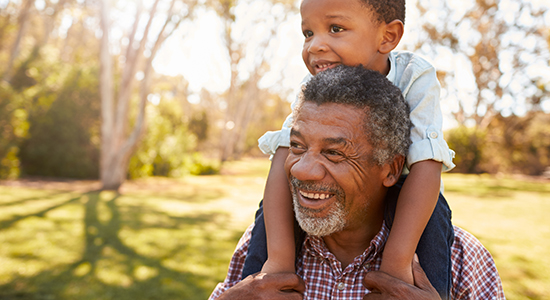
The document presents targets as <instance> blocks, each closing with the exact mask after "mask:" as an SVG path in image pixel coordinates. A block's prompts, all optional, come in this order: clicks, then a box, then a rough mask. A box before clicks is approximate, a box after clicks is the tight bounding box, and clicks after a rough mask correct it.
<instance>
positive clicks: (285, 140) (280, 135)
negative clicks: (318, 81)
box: [258, 75, 312, 155]
mask: <svg viewBox="0 0 550 300" xmlns="http://www.w3.org/2000/svg"><path fill="white" fill-rule="evenodd" d="M311 78H312V76H311V75H307V76H306V77H304V79H303V80H302V82H301V84H300V86H302V87H303V86H304V85H305V84H306V83H307V82H308V81H309V80H310V79H311ZM299 99H300V96H299V94H298V95H296V98H295V99H294V101H292V103H291V104H290V108H291V109H292V111H294V108H295V107H296V105H297V104H298V101H299ZM293 122H294V118H293V114H292V113H290V115H288V117H286V120H285V122H284V123H283V126H282V128H281V130H278V131H268V132H266V133H265V134H264V135H262V136H261V137H260V138H259V139H258V147H259V148H260V150H262V152H263V153H264V154H269V155H275V151H277V148H279V147H290V128H291V127H292V123H293Z"/></svg>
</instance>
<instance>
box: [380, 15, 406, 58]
mask: <svg viewBox="0 0 550 300" xmlns="http://www.w3.org/2000/svg"><path fill="white" fill-rule="evenodd" d="M383 26H385V29H386V30H385V33H384V38H383V40H382V43H381V44H380V48H379V49H378V52H380V53H382V54H387V53H389V52H390V51H392V50H393V49H395V47H397V45H398V44H399V41H401V37H403V31H404V30H405V29H404V26H403V22H401V21H400V20H393V21H391V22H389V23H386V24H385V25H383Z"/></svg>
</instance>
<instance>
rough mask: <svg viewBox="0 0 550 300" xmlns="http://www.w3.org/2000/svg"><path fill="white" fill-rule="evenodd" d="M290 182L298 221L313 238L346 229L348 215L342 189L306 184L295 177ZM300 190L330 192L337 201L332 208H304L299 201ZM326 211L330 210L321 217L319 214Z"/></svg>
mask: <svg viewBox="0 0 550 300" xmlns="http://www.w3.org/2000/svg"><path fill="white" fill-rule="evenodd" d="M290 182H291V185H292V188H291V190H292V202H293V204H294V212H295V214H296V220H298V224H300V227H302V229H303V230H304V231H305V232H307V233H308V234H309V235H312V236H318V237H323V236H327V235H330V234H333V233H335V232H338V231H341V230H343V229H344V227H345V226H346V220H345V219H346V216H347V213H346V210H345V207H344V192H343V191H342V190H341V189H339V188H332V187H326V186H323V185H318V184H312V183H305V182H302V181H300V180H298V179H296V178H294V177H291V180H290ZM298 189H302V190H306V191H319V192H321V191H324V192H330V193H333V194H334V196H333V197H336V201H335V202H334V203H333V204H331V207H329V208H323V209H320V210H318V209H312V208H308V207H304V206H302V205H301V204H300V201H299V200H298ZM325 209H326V210H328V211H326V212H325V214H326V215H325V216H323V217H319V216H318V214H319V213H320V212H321V211H322V210H325Z"/></svg>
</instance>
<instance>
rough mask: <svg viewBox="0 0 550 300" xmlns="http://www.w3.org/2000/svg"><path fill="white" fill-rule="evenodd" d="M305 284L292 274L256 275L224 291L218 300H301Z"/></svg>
mask: <svg viewBox="0 0 550 300" xmlns="http://www.w3.org/2000/svg"><path fill="white" fill-rule="evenodd" d="M305 289H306V286H305V283H304V281H303V280H302V278H300V277H299V276H298V275H296V274H294V273H278V274H265V273H256V274H254V275H250V276H248V277H246V278H245V279H244V280H243V281H241V282H239V283H238V284H237V285H235V286H233V287H232V288H230V289H228V290H227V291H225V292H224V293H223V294H222V295H221V296H220V297H219V298H218V300H233V299H235V300H247V299H250V300H262V299H268V300H301V299H303V298H304V291H305Z"/></svg>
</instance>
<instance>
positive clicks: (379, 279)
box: [363, 255, 441, 300]
mask: <svg viewBox="0 0 550 300" xmlns="http://www.w3.org/2000/svg"><path fill="white" fill-rule="evenodd" d="M412 270H413V277H414V286H413V285H410V284H408V283H406V282H404V281H401V280H399V279H397V278H395V277H392V276H390V275H389V274H386V273H384V272H380V271H376V272H369V273H367V275H365V278H364V279H363V285H364V286H365V287H366V288H367V289H369V290H371V291H372V292H371V293H369V294H366V295H365V296H364V297H363V300H378V299H380V300H381V299H384V300H388V299H402V300H403V299H411V300H421V299H429V300H432V299H433V300H435V299H437V300H441V298H440V297H439V294H438V293H437V291H436V289H435V288H434V287H433V286H432V284H431V283H430V281H429V280H428V277H426V273H424V270H422V267H420V263H419V262H418V259H417V257H416V255H415V259H414V260H413V263H412Z"/></svg>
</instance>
